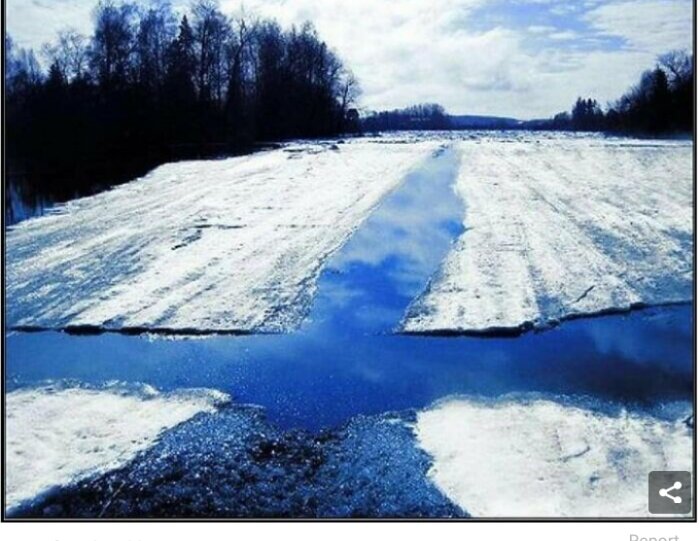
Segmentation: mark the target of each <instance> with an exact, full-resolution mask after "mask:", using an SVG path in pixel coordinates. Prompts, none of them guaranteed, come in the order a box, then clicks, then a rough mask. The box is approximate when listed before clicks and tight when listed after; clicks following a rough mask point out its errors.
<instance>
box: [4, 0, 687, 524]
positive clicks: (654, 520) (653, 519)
mask: <svg viewBox="0 0 700 541" xmlns="http://www.w3.org/2000/svg"><path fill="white" fill-rule="evenodd" d="M15 1H22V0H15ZM319 1H320V0H319ZM426 1H429V0H426ZM1 3H2V35H3V42H2V45H0V49H2V59H0V63H1V64H2V72H3V73H2V75H3V76H2V81H1V82H0V86H1V88H2V107H1V108H0V111H2V109H3V108H4V105H5V54H4V53H5V36H6V24H7V6H6V3H5V0H1ZM696 31H697V2H696V1H695V0H693V94H694V100H693V301H692V304H693V330H692V334H693V413H694V416H695V427H694V429H693V472H692V478H693V489H692V491H693V509H692V514H693V516H692V517H688V518H685V517H681V518H663V517H660V518H656V517H651V518H643V519H641V518H535V517H533V518H452V519H451V518H437V519H422V518H359V519H353V518H344V517H338V518H317V519H309V518H303V519H302V518H299V519H294V518H235V517H232V518H148V519H139V518H125V519H104V518H102V519H101V518H87V519H86V518H65V519H57V518H46V519H37V518H31V519H24V518H17V519H11V518H7V516H6V512H5V476H4V475H3V476H2V496H1V497H0V504H1V505H2V517H1V518H0V522H8V523H57V522H67V523H116V522H126V523H156V522H163V523H176V522H188V523H207V522H233V523H236V522H253V523H263V522H447V523H449V522H466V523H470V522H471V523H485V522H486V523H490V522H494V523H498V522H502V523H509V522H511V523H512V522H515V523H563V522H573V523H599V524H602V523H638V524H654V523H670V524H679V523H697V522H698V502H697V496H698V482H697V458H698V457H697V444H698V441H697V438H698V435H697V411H698V389H697V368H698V340H697V338H698V337H697V323H698V320H697V313H698V305H697V294H696V293H697V285H698V283H697V268H698V267H697V263H698V246H697V233H698V232H697V227H696V225H697V210H698V201H697V178H698V176H697V173H698V171H697V163H698V161H697V160H698V148H697V134H698V126H697V121H698V115H697V98H698V96H697V64H698V60H697V35H696ZM2 119H3V121H2V154H1V157H0V166H1V167H2V185H1V187H0V196H1V197H2V201H3V212H2V217H0V225H1V226H2V242H1V245H2V270H1V271H0V274H1V276H2V303H1V305H2V306H1V307H2V320H3V322H4V320H5V180H6V178H5V145H6V140H5V115H4V114H3V115H2ZM0 340H1V342H0V349H1V350H2V366H1V368H0V379H2V381H1V382H0V387H1V389H2V410H3V415H2V419H0V426H1V429H2V471H3V472H4V471H6V468H5V441H6V440H5V415H4V412H5V340H6V332H5V328H4V325H3V332H2V338H1V339H0Z"/></svg>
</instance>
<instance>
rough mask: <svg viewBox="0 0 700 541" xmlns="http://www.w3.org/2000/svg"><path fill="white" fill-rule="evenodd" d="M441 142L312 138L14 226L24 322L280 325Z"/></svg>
mask: <svg viewBox="0 0 700 541" xmlns="http://www.w3.org/2000/svg"><path fill="white" fill-rule="evenodd" d="M436 147H437V144H436V143H435V142H422V143H406V144H377V143H371V142H365V141H356V142H352V143H349V144H341V145H339V146H338V145H308V144H307V145H302V146H299V147H287V148H285V149H282V150H276V151H270V152H263V153H259V154H254V155H251V156H247V157H243V158H232V159H227V160H220V161H196V162H183V163H174V164H169V165H164V166H161V167H159V168H157V169H156V170H155V171H153V172H152V173H151V174H149V175H148V176H146V177H145V178H143V179H141V180H138V181H135V182H131V183H129V184H126V185H124V186H120V187H118V188H115V189H114V190H111V191H108V192H105V193H102V194H100V195H96V196H93V197H87V198H83V199H79V200H76V201H73V202H70V203H68V204H66V205H63V206H62V207H58V210H57V211H53V212H52V213H51V214H49V215H46V216H43V217H41V218H38V219H33V220H28V221H26V222H22V223H20V224H19V225H17V226H16V227H13V228H12V229H11V230H10V231H8V234H7V256H8V257H7V267H6V272H7V299H8V304H7V323H8V324H9V326H10V327H22V328H59V329H60V328H66V327H93V328H99V329H107V330H121V329H132V330H134V329H135V330H143V329H159V330H167V331H179V332H211V331H221V332H249V331H257V332H276V331H288V330H292V329H294V328H295V327H297V326H298V325H299V324H300V322H301V321H302V319H303V317H304V316H305V314H306V310H307V308H308V306H309V303H310V302H311V300H312V298H313V293H314V290H315V280H316V278H317V277H318V274H319V273H320V271H321V268H322V266H323V263H324V261H325V260H326V259H327V257H328V256H329V255H330V254H331V253H332V252H333V251H334V250H336V249H337V248H338V247H339V246H340V245H341V244H342V243H343V242H344V241H345V240H346V239H347V238H348V237H349V236H350V235H351V234H352V232H353V230H354V229H355V228H356V227H357V226H358V225H359V224H360V223H361V222H362V220H363V219H364V218H366V217H367V216H368V215H369V214H370V212H371V211H372V210H373V209H374V207H375V206H376V205H377V204H378V203H379V202H380V200H381V199H382V197H383V196H385V195H386V194H387V193H388V192H389V191H391V190H392V189H393V188H395V187H396V186H397V185H398V184H399V183H400V181H401V180H402V179H403V178H404V176H405V175H406V173H407V172H408V171H409V170H410V169H411V168H413V167H414V166H416V165H417V164H419V163H421V162H422V161H423V160H424V159H425V158H427V157H428V156H429V153H430V150H433V149H435V148H436Z"/></svg>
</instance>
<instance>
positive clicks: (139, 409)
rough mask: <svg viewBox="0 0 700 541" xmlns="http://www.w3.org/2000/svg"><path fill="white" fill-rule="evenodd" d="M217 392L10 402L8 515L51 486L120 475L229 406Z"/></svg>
mask: <svg viewBox="0 0 700 541" xmlns="http://www.w3.org/2000/svg"><path fill="white" fill-rule="evenodd" d="M227 399H228V397H227V396H226V395H224V394H223V393H220V392H218V391H208V390H183V391H177V392H172V393H167V394H161V393H158V392H157V391H156V390H155V389H153V388H151V387H149V386H139V387H133V386H131V387H126V386H121V385H117V384H113V385H110V386H108V387H105V388H102V389H90V388H82V387H68V386H62V385H61V386H46V387H39V388H30V389H21V390H17V391H12V392H9V393H7V395H6V402H5V406H6V422H7V442H6V445H7V458H6V460H7V463H6V466H7V468H6V471H5V482H6V493H5V495H6V505H7V508H8V509H11V508H12V507H14V506H16V505H17V504H19V503H21V502H22V501H24V500H27V499H29V498H32V497H33V496H36V495H38V494H40V493H42V492H44V491H46V490H48V489H50V488H52V487H55V486H61V485H66V484H69V483H71V482H75V481H77V480H79V479H81V478H85V477H87V476H90V475H93V474H96V473H100V472H104V471H106V470H109V469H113V468H117V467H120V466H122V465H124V464H125V463H126V462H128V461H129V460H131V459H132V458H133V457H134V456H135V455H136V454H137V453H138V452H139V451H142V450H144V449H146V448H147V447H149V446H150V445H152V444H153V443H154V441H155V440H156V438H157V437H158V435H159V434H160V433H161V432H162V431H163V430H165V429H167V428H171V427H173V426H175V425H177V424H180V423H182V422H183V421H186V420H187V419H190V418H191V417H193V416H194V415H196V414H197V413H200V412H204V411H214V409H215V407H216V405H218V404H220V403H222V402H225V401H226V400H227Z"/></svg>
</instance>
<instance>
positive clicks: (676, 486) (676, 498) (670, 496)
mask: <svg viewBox="0 0 700 541" xmlns="http://www.w3.org/2000/svg"><path fill="white" fill-rule="evenodd" d="M682 488H683V483H681V482H680V481H676V482H675V483H673V486H671V487H669V488H662V489H661V490H659V496H661V497H662V498H668V499H669V500H673V503H683V498H681V497H680V496H674V495H673V494H669V493H670V492H673V491H674V490H680V489H682Z"/></svg>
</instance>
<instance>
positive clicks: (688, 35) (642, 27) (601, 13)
mask: <svg viewBox="0 0 700 541" xmlns="http://www.w3.org/2000/svg"><path fill="white" fill-rule="evenodd" d="M586 19H587V20H588V21H589V22H590V23H591V24H592V26H593V27H594V28H595V29H597V30H598V31H599V32H600V33H601V34H603V35H607V36H613V37H619V38H622V39H624V40H625V41H626V43H627V44H628V46H629V47H630V48H633V49H636V50H639V51H645V52H651V53H654V54H660V53H663V52H665V51H668V50H670V49H689V50H690V49H692V46H693V2H692V0H623V1H616V2H612V3H608V4H605V5H602V6H599V7H597V8H596V9H594V10H592V11H591V12H589V13H588V14H587V15H586Z"/></svg>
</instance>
